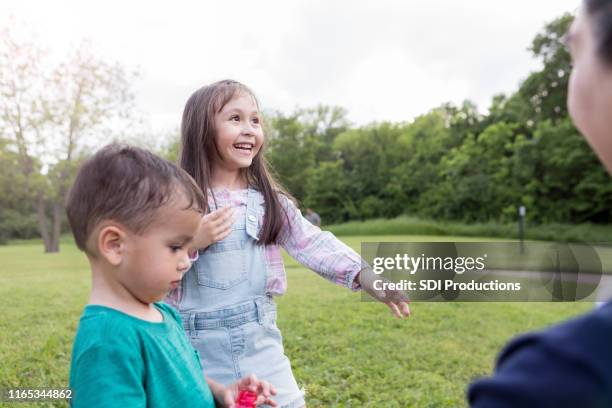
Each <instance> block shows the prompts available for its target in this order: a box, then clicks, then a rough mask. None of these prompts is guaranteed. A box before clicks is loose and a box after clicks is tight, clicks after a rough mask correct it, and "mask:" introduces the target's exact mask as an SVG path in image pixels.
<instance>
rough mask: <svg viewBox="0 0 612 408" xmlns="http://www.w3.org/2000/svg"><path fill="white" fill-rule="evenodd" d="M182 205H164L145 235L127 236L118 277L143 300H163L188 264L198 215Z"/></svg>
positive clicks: (183, 203) (146, 301)
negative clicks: (190, 244)
mask: <svg viewBox="0 0 612 408" xmlns="http://www.w3.org/2000/svg"><path fill="white" fill-rule="evenodd" d="M183 201H184V200H183ZM185 204H186V202H180V203H178V204H177V203H169V204H167V205H165V206H164V207H162V208H160V209H159V210H158V211H157V214H156V216H155V220H154V222H153V225H151V226H150V227H149V228H148V229H147V230H146V231H145V233H144V234H142V235H136V234H134V233H129V234H127V236H126V239H125V252H124V255H123V260H122V262H121V265H120V270H119V271H118V275H117V279H118V280H120V281H121V283H122V284H123V286H124V287H125V288H126V289H127V290H128V291H130V293H131V294H132V295H133V296H134V297H136V298H137V299H138V300H140V301H141V302H143V303H153V302H157V301H159V300H161V299H163V297H164V296H165V295H166V293H168V292H169V291H170V290H171V289H174V288H176V286H177V285H178V283H179V282H180V280H181V278H182V277H183V275H184V274H185V272H187V270H189V268H190V267H191V261H190V260H189V255H188V249H189V243H190V242H191V241H192V240H193V237H194V236H195V235H196V233H197V231H198V228H199V226H200V220H201V215H200V213H198V212H197V211H195V210H193V209H187V210H185V209H183V208H185Z"/></svg>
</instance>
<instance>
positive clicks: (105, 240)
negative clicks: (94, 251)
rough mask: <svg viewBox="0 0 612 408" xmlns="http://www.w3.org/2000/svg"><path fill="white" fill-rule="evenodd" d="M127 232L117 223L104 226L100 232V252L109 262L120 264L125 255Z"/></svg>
mask: <svg viewBox="0 0 612 408" xmlns="http://www.w3.org/2000/svg"><path fill="white" fill-rule="evenodd" d="M126 241H127V234H126V232H125V231H124V230H123V229H122V228H121V227H119V226H118V225H115V224H110V225H106V226H104V227H103V228H102V229H101V230H100V233H99V234H98V253H99V255H100V256H101V257H102V258H104V259H105V260H106V261H107V262H108V263H109V264H111V265H113V266H119V265H120V264H121V262H122V261H123V257H124V255H125V245H126Z"/></svg>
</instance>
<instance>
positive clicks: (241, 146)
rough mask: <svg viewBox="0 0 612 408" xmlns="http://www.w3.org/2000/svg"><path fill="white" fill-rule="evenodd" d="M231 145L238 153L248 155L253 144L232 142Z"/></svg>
mask: <svg viewBox="0 0 612 408" xmlns="http://www.w3.org/2000/svg"><path fill="white" fill-rule="evenodd" d="M232 147H233V148H234V149H236V150H237V151H238V153H240V154H242V155H245V156H250V155H251V153H252V152H253V148H254V147H255V145H254V144H253V143H234V144H233V145H232Z"/></svg>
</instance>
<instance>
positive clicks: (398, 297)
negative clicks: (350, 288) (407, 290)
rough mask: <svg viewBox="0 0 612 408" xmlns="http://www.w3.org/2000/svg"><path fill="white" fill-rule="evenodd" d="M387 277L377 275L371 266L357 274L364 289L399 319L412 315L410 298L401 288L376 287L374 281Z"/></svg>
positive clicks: (383, 279)
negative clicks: (379, 288) (381, 288)
mask: <svg viewBox="0 0 612 408" xmlns="http://www.w3.org/2000/svg"><path fill="white" fill-rule="evenodd" d="M375 280H382V281H387V279H385V278H382V277H380V276H378V275H376V274H375V273H374V272H373V271H372V270H371V269H370V268H364V269H362V270H361V272H359V274H358V275H357V281H358V283H359V284H360V285H361V288H362V290H364V291H366V292H367V293H368V294H369V295H370V296H372V297H373V298H374V299H376V300H378V301H379V302H382V303H384V304H386V305H387V307H389V309H390V310H391V313H393V315H394V316H395V317H397V318H398V319H401V318H402V317H404V316H405V317H408V316H410V306H408V304H409V303H410V300H409V299H408V297H407V296H406V295H405V294H404V292H402V291H400V290H390V289H385V290H377V289H375V288H374V281H375Z"/></svg>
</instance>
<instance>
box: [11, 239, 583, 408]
mask: <svg viewBox="0 0 612 408" xmlns="http://www.w3.org/2000/svg"><path fill="white" fill-rule="evenodd" d="M342 239H343V240H344V241H345V242H346V243H347V244H348V245H350V246H352V247H353V248H355V249H356V250H359V246H360V243H361V242H362V241H404V240H410V241H428V240H430V239H431V240H447V241H455V240H459V238H457V237H425V236H385V237H381V236H377V237H364V236H352V237H342ZM473 239H474V240H478V238H473ZM286 260H287V263H286V266H287V273H288V279H289V290H288V293H287V295H285V296H284V297H282V298H280V299H278V304H279V318H278V324H279V326H280V328H281V330H282V332H283V337H284V342H285V351H286V354H287V355H288V356H289V358H290V359H291V361H292V364H293V368H294V372H295V375H296V377H297V379H298V382H299V383H300V384H301V385H302V386H304V387H305V388H306V392H307V401H308V406H309V407H419V408H420V407H461V406H465V389H466V386H467V384H469V382H470V381H471V380H472V379H473V378H475V377H478V376H482V375H486V374H488V373H490V372H491V370H492V367H493V364H494V360H495V356H496V354H497V353H498V351H499V349H500V347H501V346H502V345H503V344H505V343H506V342H507V341H508V340H509V339H510V338H511V337H512V336H514V335H516V334H517V333H520V332H523V331H526V330H532V329H538V328H542V327H545V326H548V325H550V324H552V323H555V322H559V321H561V320H564V319H566V318H568V317H570V316H574V315H576V314H579V313H582V312H585V311H587V310H589V309H590V308H591V307H592V305H591V304H589V303H415V304H413V305H412V311H413V316H412V317H410V318H409V319H404V320H396V319H394V318H393V317H392V316H391V314H390V312H389V311H388V310H387V308H386V307H385V306H383V305H379V304H374V303H364V302H361V300H360V295H359V294H357V293H351V292H349V291H348V290H345V289H343V288H341V287H337V286H335V285H332V284H330V283H328V282H326V281H324V280H323V279H321V278H319V277H318V276H317V275H316V274H315V273H313V272H310V271H308V270H306V269H305V268H303V267H301V266H300V265H298V264H297V263H296V262H295V261H293V260H291V259H289V258H288V257H287V258H286ZM89 287H90V276H89V270H88V265H87V262H86V259H85V257H84V255H82V254H81V253H80V252H78V251H77V249H76V247H75V246H74V245H73V244H72V243H71V242H70V240H64V242H63V246H62V251H61V253H59V254H52V255H44V254H43V253H42V246H41V245H40V244H39V243H37V242H34V241H22V242H19V243H14V244H12V245H9V246H0V296H1V297H2V299H3V304H4V305H5V306H4V309H3V314H2V317H0V344H1V347H0V364H1V370H0V375H1V377H0V387H3V388H7V387H22V388H23V387H29V388H31V387H66V386H67V382H68V371H69V365H70V352H71V347H72V340H73V337H74V333H75V330H76V326H77V321H78V318H79V316H80V313H81V309H82V308H83V306H84V305H85V303H86V301H87V297H88V291H89ZM5 406H9V405H7V404H6V403H5ZM10 406H15V407H27V406H36V407H40V406H65V404H60V403H55V405H53V404H51V403H48V404H42V403H41V404H25V403H19V404H12V405H10Z"/></svg>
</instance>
